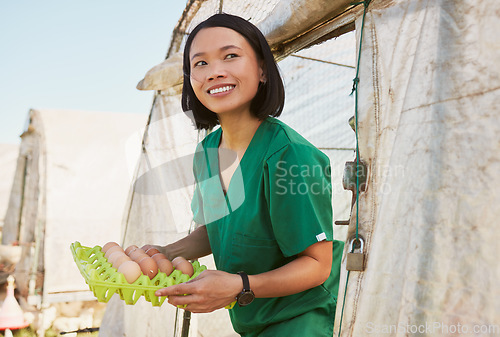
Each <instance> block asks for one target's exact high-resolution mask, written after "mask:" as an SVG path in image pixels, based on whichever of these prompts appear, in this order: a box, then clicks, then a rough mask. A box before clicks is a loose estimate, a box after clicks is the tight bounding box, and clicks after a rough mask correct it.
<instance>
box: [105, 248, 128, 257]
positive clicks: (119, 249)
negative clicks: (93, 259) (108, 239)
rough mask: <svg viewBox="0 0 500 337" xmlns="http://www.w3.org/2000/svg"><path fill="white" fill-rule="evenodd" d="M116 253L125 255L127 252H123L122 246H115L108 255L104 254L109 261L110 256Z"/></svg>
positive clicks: (109, 250) (108, 251)
mask: <svg viewBox="0 0 500 337" xmlns="http://www.w3.org/2000/svg"><path fill="white" fill-rule="evenodd" d="M114 252H123V253H125V252H124V251H123V249H122V247H120V246H113V247H111V248H109V249H108V250H107V251H106V253H105V254H104V257H105V258H107V259H109V256H110V255H111V254H113V253H114Z"/></svg>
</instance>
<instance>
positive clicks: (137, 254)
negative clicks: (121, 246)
mask: <svg viewBox="0 0 500 337" xmlns="http://www.w3.org/2000/svg"><path fill="white" fill-rule="evenodd" d="M129 256H130V258H131V259H132V260H134V261H136V262H139V261H138V260H137V259H139V258H142V257H144V256H149V255H148V254H146V253H145V252H144V251H143V250H142V249H140V248H137V249H136V250H133V251H132V252H131V253H130V255H129Z"/></svg>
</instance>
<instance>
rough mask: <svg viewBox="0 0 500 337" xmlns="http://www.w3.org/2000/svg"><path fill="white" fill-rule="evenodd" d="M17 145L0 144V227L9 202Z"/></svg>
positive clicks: (17, 151)
mask: <svg viewBox="0 0 500 337" xmlns="http://www.w3.org/2000/svg"><path fill="white" fill-rule="evenodd" d="M18 155H19V145H17V144H0V163H1V165H0V177H2V178H1V179H0V227H2V226H3V221H4V217H5V212H6V211H7V205H8V203H9V195H10V190H11V189H12V181H13V180H14V172H15V170H16V161H17V156H18Z"/></svg>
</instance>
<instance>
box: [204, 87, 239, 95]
mask: <svg viewBox="0 0 500 337" xmlns="http://www.w3.org/2000/svg"><path fill="white" fill-rule="evenodd" d="M234 87H235V86H234V85H227V86H225V87H221V88H216V89H212V90H210V91H209V93H210V94H211V95H213V94H218V93H219V92H224V91H229V90H231V89H234Z"/></svg>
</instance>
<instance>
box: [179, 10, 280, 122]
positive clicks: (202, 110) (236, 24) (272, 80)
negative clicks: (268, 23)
mask: <svg viewBox="0 0 500 337" xmlns="http://www.w3.org/2000/svg"><path fill="white" fill-rule="evenodd" d="M210 27H225V28H229V29H232V30H234V31H236V32H238V33H240V34H241V35H242V36H243V37H244V38H245V39H246V40H247V41H248V43H250V45H251V46H252V48H253V50H254V51H255V54H256V55H257V58H258V59H259V60H261V61H263V62H264V64H263V69H264V73H265V75H266V82H265V83H262V82H261V83H260V84H259V89H258V90H257V94H256V95H255V97H254V99H253V100H252V103H251V105H250V111H251V113H252V114H253V115H254V116H256V117H257V118H259V119H265V118H267V117H268V116H272V117H278V116H279V115H280V114H281V111H282V110H283V105H284V102H285V90H284V87H283V81H282V79H281V76H280V73H279V70H278V66H277V65H276V62H275V60H274V57H273V54H272V52H271V49H270V48H269V45H268V43H267V41H266V38H265V37H264V35H263V34H262V33H261V31H260V30H259V29H258V28H257V27H255V26H254V25H253V24H252V23H250V22H249V21H247V20H245V19H243V18H240V17H239V16H234V15H230V14H215V15H213V16H211V17H210V18H208V19H207V20H205V21H203V22H201V23H200V24H199V25H197V26H196V27H195V28H194V29H193V31H192V32H191V33H190V34H189V36H188V39H187V41H186V45H185V47H184V62H183V71H184V84H183V87H182V109H183V110H184V112H188V111H191V112H192V114H193V117H194V120H195V122H196V128H197V129H210V128H213V127H214V126H216V125H217V124H219V119H218V117H217V114H216V113H214V112H213V111H211V110H209V109H207V108H206V107H205V106H204V105H203V104H202V103H201V102H200V101H199V100H198V98H197V97H196V95H195V93H194V91H193V88H192V86H191V82H190V75H191V66H190V61H189V52H190V50H191V44H192V42H193V39H194V37H195V36H196V34H197V33H198V32H199V31H200V30H202V29H203V28H210Z"/></svg>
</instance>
